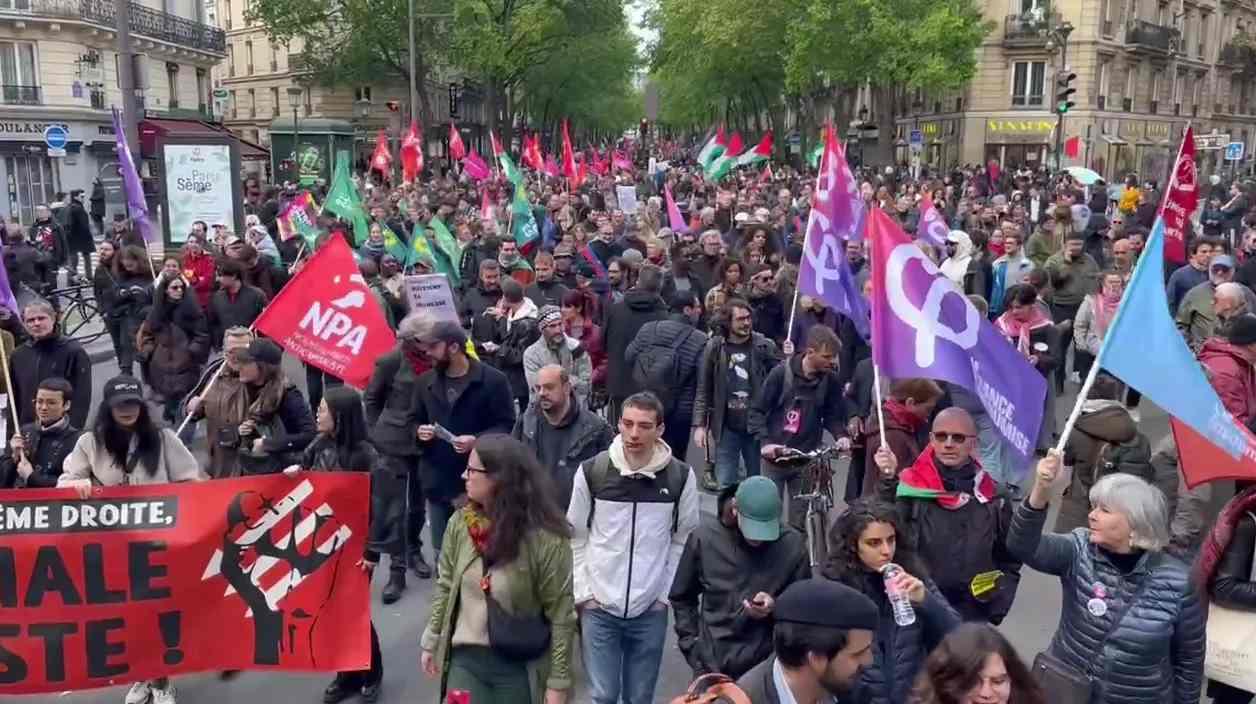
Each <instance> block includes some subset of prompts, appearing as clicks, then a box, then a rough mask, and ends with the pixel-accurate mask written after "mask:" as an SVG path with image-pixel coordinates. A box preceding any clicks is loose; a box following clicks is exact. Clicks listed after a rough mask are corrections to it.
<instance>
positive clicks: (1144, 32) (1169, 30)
mask: <svg viewBox="0 0 1256 704" xmlns="http://www.w3.org/2000/svg"><path fill="white" fill-rule="evenodd" d="M1178 36H1179V33H1178V30H1177V29H1175V28H1173V27H1166V26H1164V25H1159V24H1155V23H1153V22H1148V21H1146V20H1131V21H1130V23H1129V24H1128V25H1126V28H1125V43H1126V44H1131V45H1138V46H1143V47H1147V48H1149V49H1156V50H1159V51H1163V52H1170V51H1173V50H1175V49H1177V40H1178Z"/></svg>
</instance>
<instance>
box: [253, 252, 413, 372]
mask: <svg viewBox="0 0 1256 704" xmlns="http://www.w3.org/2000/svg"><path fill="white" fill-rule="evenodd" d="M254 326H255V327H256V328H257V329H258V330H259V331H261V332H262V333H265V334H266V335H267V336H268V337H270V338H272V339H273V340H274V341H275V342H277V343H278V344H279V346H281V347H283V348H284V349H285V350H287V351H288V352H289V353H290V354H292V355H293V356H295V357H297V358H299V359H300V360H301V361H303V362H306V363H307V364H311V365H313V366H315V367H318V368H319V369H322V370H323V371H325V372H327V373H328V374H331V375H333V376H336V377H339V378H340V379H343V380H344V382H345V383H346V384H349V385H350V386H355V387H357V388H359V389H365V388H366V385H367V382H369V381H370V380H371V372H372V371H373V370H374V368H375V360H376V359H377V358H379V357H381V356H383V355H384V354H387V353H388V352H389V351H390V350H392V348H393V346H394V345H396V343H397V338H396V336H394V335H393V331H392V329H391V328H390V327H388V321H387V319H386V318H385V317H384V311H382V310H380V307H379V302H378V301H377V300H376V299H375V294H374V293H372V292H371V289H370V288H369V287H367V285H366V279H364V278H362V274H361V272H360V271H359V270H358V263H357V261H356V260H355V259H354V257H353V250H351V249H349V245H348V244H347V243H346V242H345V240H344V237H343V236H342V235H341V234H340V233H336V234H334V235H332V237H331V239H329V240H328V241H327V243H326V244H324V245H323V246H322V247H321V248H319V249H318V251H316V252H315V253H314V256H312V257H310V260H309V261H308V262H306V264H305V267H304V268H302V269H301V273H299V274H297V275H296V277H294V278H293V279H292V281H289V282H288V285H286V286H284V287H283V290H282V291H280V292H279V295H277V296H275V300H273V301H271V303H270V305H269V306H267V307H266V310H264V311H262V314H261V315H260V316H258V318H257V322H256V323H254Z"/></svg>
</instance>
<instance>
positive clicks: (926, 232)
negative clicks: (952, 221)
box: [916, 195, 951, 247]
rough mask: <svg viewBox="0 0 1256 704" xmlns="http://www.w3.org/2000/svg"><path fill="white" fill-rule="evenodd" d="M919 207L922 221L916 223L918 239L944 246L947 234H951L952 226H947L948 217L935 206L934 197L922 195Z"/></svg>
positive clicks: (936, 245) (935, 245)
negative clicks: (943, 215)
mask: <svg viewBox="0 0 1256 704" xmlns="http://www.w3.org/2000/svg"><path fill="white" fill-rule="evenodd" d="M919 207H920V221H919V222H918V223H916V239H918V240H924V241H925V243H927V244H930V245H933V246H934V247H942V246H944V245H945V244H946V238H947V236H948V235H950V234H951V228H949V227H947V226H946V219H945V218H943V217H942V213H939V212H938V209H937V208H935V207H933V199H932V198H930V197H929V196H927V195H922V196H920V205H919Z"/></svg>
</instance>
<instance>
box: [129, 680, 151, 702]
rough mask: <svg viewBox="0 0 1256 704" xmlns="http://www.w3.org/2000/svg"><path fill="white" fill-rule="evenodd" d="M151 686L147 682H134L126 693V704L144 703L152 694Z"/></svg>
mask: <svg viewBox="0 0 1256 704" xmlns="http://www.w3.org/2000/svg"><path fill="white" fill-rule="evenodd" d="M152 694H153V688H152V687H150V686H149V685H148V682H136V683H135V684H133V685H131V689H129V690H127V693H126V704H144V702H147V701H148V698H149V697H150V696H152Z"/></svg>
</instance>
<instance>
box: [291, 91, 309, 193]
mask: <svg viewBox="0 0 1256 704" xmlns="http://www.w3.org/2000/svg"><path fill="white" fill-rule="evenodd" d="M304 92H305V91H304V90H302V89H301V86H288V105H289V106H290V107H291V108H292V174H293V180H295V181H296V182H297V185H300V184H301V122H300V117H298V115H297V108H299V107H301V94H302V93H304Z"/></svg>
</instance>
